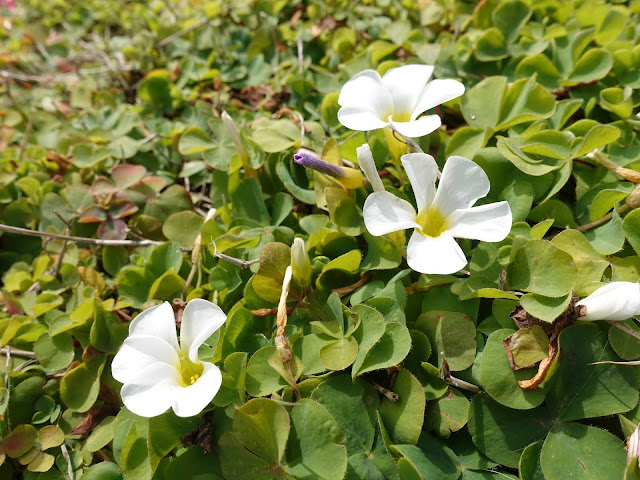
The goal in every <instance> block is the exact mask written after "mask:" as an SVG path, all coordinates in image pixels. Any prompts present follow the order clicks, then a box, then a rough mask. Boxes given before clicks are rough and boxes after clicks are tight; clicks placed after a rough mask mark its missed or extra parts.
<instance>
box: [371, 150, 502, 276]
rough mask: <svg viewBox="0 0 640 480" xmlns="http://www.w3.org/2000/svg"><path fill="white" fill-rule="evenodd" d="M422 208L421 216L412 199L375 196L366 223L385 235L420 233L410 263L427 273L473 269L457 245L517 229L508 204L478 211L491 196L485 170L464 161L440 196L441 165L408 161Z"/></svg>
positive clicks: (449, 167) (450, 164) (452, 164)
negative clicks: (480, 202)
mask: <svg viewBox="0 0 640 480" xmlns="http://www.w3.org/2000/svg"><path fill="white" fill-rule="evenodd" d="M402 164H403V165H404V168H405V170H406V172H407V175H408V176H409V181H410V182H411V186H412V188H413V193H414V194H415V197H416V202H417V204H418V213H416V211H415V210H414V208H413V206H412V205H411V204H410V203H409V202H407V201H406V200H402V199H401V198H398V197H396V196H395V195H393V194H392V193H389V192H385V191H382V192H381V191H378V192H374V193H372V194H371V195H369V196H368V197H367V200H366V201H365V203H364V209H363V214H364V223H365V226H366V227H367V230H369V232H370V233H371V234H372V235H376V236H380V235H384V234H387V233H391V232H396V231H398V230H404V229H406V228H414V229H415V230H414V232H413V235H411V239H410V240H409V245H408V246H407V262H408V263H409V266H410V267H411V268H413V269H414V270H416V271H418V272H421V273H436V274H448V273H454V272H457V271H458V270H460V269H461V268H463V267H464V266H465V265H466V264H467V259H466V257H465V255H464V252H463V251H462V249H461V248H460V246H459V245H458V243H457V242H456V241H455V239H454V237H457V238H471V239H476V240H484V241H487V242H498V241H500V240H503V239H504V238H505V237H506V236H507V235H508V234H509V231H510V230H511V222H512V217H511V209H510V208H509V204H508V203H507V202H497V203H490V204H488V205H481V206H479V207H472V205H473V204H474V203H476V201H477V200H478V199H479V198H482V197H484V196H485V195H486V194H487V193H489V187H490V185H489V178H488V177H487V174H486V173H484V170H482V168H480V167H479V166H478V165H476V164H475V163H473V162H472V161H471V160H468V159H466V158H464V157H449V159H448V160H447V162H446V164H445V166H444V169H443V170H442V178H441V179H440V183H439V185H438V189H437V191H436V187H435V182H436V177H437V172H438V166H437V164H436V162H435V160H434V159H433V157H432V156H431V155H427V154H425V153H410V154H407V155H403V156H402Z"/></svg>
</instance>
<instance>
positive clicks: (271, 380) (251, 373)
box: [246, 347, 289, 397]
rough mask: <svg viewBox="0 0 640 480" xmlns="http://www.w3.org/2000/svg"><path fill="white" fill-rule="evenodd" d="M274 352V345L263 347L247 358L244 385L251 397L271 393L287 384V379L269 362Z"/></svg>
mask: <svg viewBox="0 0 640 480" xmlns="http://www.w3.org/2000/svg"><path fill="white" fill-rule="evenodd" d="M274 354H276V347H264V348H261V349H260V350H258V351H257V352H256V353H255V354H254V355H253V356H252V357H251V358H250V359H249V363H248V364H247V376H246V387H247V392H248V393H249V395H251V396H252V397H264V396H266V395H271V394H272V393H274V392H277V391H278V390H282V389H283V388H284V387H286V386H288V385H289V382H288V380H286V379H285V378H284V377H283V376H282V375H281V374H280V372H278V371H277V370H275V369H274V368H273V367H272V366H271V365H270V364H269V359H271V358H272V357H273V355H274Z"/></svg>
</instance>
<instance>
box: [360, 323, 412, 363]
mask: <svg viewBox="0 0 640 480" xmlns="http://www.w3.org/2000/svg"><path fill="white" fill-rule="evenodd" d="M410 349H411V335H409V330H407V327H405V326H404V325H400V324H399V323H387V324H386V326H385V330H384V333H383V334H382V336H381V337H380V339H379V341H378V342H377V343H376V344H375V345H374V346H373V347H371V348H370V349H369V352H368V353H367V355H366V357H365V359H364V360H363V361H362V364H361V366H360V368H359V369H358V375H362V374H363V373H366V372H370V371H372V370H380V369H382V368H387V367H392V366H394V365H397V364H398V363H400V362H401V361H402V360H404V358H405V357H406V356H407V354H408V353H409V350H410Z"/></svg>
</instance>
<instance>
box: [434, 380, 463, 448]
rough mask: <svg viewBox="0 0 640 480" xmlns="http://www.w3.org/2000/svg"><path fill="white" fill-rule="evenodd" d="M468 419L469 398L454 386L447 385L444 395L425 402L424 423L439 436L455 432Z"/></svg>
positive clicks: (446, 435)
mask: <svg viewBox="0 0 640 480" xmlns="http://www.w3.org/2000/svg"><path fill="white" fill-rule="evenodd" d="M468 419H469V400H467V398H466V397H465V396H464V395H463V394H462V393H460V392H459V391H458V390H456V389H455V388H451V387H449V389H448V391H447V393H445V395H444V396H442V397H440V398H439V399H437V400H435V401H433V402H429V403H428V404H427V410H426V415H425V421H426V424H427V426H428V427H429V429H431V430H434V431H435V432H436V433H437V434H438V436H440V437H448V436H449V435H451V434H452V433H453V432H457V431H458V430H460V429H461V428H463V427H464V426H465V425H466V424H467V421H468Z"/></svg>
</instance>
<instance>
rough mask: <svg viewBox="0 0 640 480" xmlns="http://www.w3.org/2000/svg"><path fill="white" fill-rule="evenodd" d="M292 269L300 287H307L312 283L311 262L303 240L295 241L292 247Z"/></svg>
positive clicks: (297, 239)
mask: <svg viewBox="0 0 640 480" xmlns="http://www.w3.org/2000/svg"><path fill="white" fill-rule="evenodd" d="M291 269H292V270H293V278H295V279H296V282H298V285H300V286H301V287H306V286H308V285H309V284H310V283H311V262H310V261H309V256H308V255H307V249H306V247H305V244H304V240H302V239H301V238H296V239H294V240H293V245H292V246H291Z"/></svg>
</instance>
